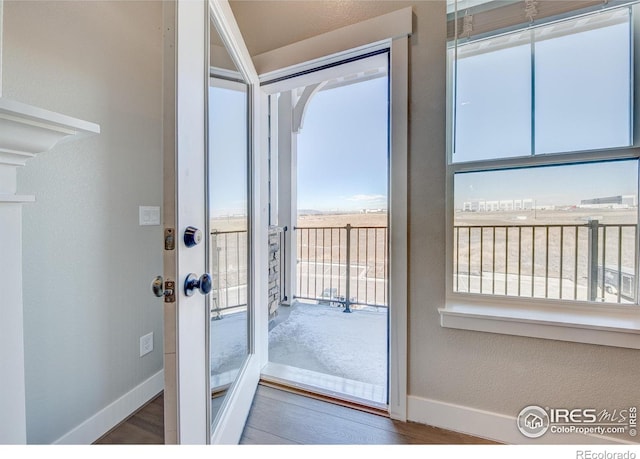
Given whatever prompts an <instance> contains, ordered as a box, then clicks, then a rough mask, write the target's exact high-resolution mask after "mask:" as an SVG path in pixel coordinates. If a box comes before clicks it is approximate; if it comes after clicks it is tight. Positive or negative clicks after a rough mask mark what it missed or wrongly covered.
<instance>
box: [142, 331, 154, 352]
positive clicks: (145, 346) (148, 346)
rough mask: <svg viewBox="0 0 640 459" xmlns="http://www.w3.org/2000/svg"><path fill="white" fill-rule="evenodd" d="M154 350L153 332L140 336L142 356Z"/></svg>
mask: <svg viewBox="0 0 640 459" xmlns="http://www.w3.org/2000/svg"><path fill="white" fill-rule="evenodd" d="M151 351H153V332H151V333H149V334H147V335H144V336H141V337H140V357H142V356H143V355H147V354H148V353H149V352H151Z"/></svg>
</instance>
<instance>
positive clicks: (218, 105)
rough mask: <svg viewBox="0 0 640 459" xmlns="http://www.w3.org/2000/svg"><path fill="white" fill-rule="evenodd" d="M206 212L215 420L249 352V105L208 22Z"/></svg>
mask: <svg viewBox="0 0 640 459" xmlns="http://www.w3.org/2000/svg"><path fill="white" fill-rule="evenodd" d="M210 35H211V39H210V79H209V130H208V136H209V157H208V169H209V174H208V215H209V221H208V223H209V231H208V234H209V267H210V272H211V276H212V279H213V289H212V291H211V294H210V295H209V306H210V311H211V317H210V328H209V330H210V353H209V356H210V378H211V419H212V421H214V422H215V418H216V414H217V413H218V412H219V410H220V408H221V406H222V404H223V402H224V396H225V394H226V393H227V391H228V389H229V387H230V386H231V385H232V384H233V383H234V382H235V380H236V377H237V375H238V372H239V369H240V368H241V366H242V365H243V363H244V361H245V359H246V357H247V355H248V352H249V346H248V315H247V311H248V300H249V298H248V288H247V286H248V280H249V279H248V277H249V271H248V265H249V263H248V258H249V251H248V247H249V244H248V241H249V239H248V228H249V226H248V208H249V201H248V118H247V116H248V110H247V106H248V105H247V104H248V100H247V94H248V92H247V84H246V83H245V82H244V81H243V80H242V76H241V74H240V72H238V70H237V68H236V66H235V64H234V63H233V60H232V59H231V57H230V56H229V53H228V52H227V50H226V49H225V47H224V45H223V42H222V40H221V39H220V37H219V35H218V34H217V31H216V29H215V26H214V25H213V24H211V27H210Z"/></svg>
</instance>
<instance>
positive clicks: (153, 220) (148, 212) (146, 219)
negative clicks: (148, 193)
mask: <svg viewBox="0 0 640 459" xmlns="http://www.w3.org/2000/svg"><path fill="white" fill-rule="evenodd" d="M139 219H140V226H157V225H160V207H158V206H140V207H139Z"/></svg>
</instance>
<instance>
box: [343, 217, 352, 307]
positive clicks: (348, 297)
mask: <svg viewBox="0 0 640 459" xmlns="http://www.w3.org/2000/svg"><path fill="white" fill-rule="evenodd" d="M346 229H347V273H346V274H347V286H346V297H345V299H344V311H342V312H351V224H350V223H348V224H347V226H346Z"/></svg>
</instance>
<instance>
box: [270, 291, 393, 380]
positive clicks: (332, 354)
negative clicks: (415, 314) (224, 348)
mask: <svg viewBox="0 0 640 459" xmlns="http://www.w3.org/2000/svg"><path fill="white" fill-rule="evenodd" d="M342 311H343V308H342V307H335V306H329V305H323V304H309V303H301V302H299V303H297V304H295V305H294V306H291V307H287V306H282V307H280V309H279V310H278V312H279V317H278V320H277V321H276V325H275V326H274V327H273V328H272V330H271V331H270V332H269V361H270V362H274V363H280V364H284V365H291V366H294V367H298V368H303V369H306V370H312V371H317V372H319V373H325V374H329V375H333V376H338V377H341V378H346V379H352V380H356V381H360V382H365V383H369V384H375V385H380V386H386V382H387V311H386V309H384V308H379V310H378V311H376V310H375V309H369V310H365V309H354V310H353V312H352V313H351V314H348V313H344V312H342Z"/></svg>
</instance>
